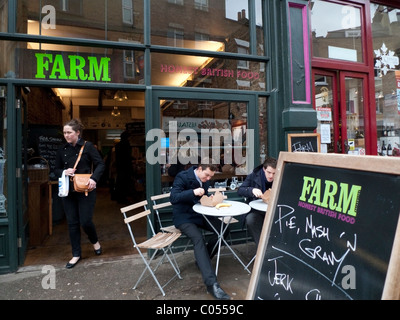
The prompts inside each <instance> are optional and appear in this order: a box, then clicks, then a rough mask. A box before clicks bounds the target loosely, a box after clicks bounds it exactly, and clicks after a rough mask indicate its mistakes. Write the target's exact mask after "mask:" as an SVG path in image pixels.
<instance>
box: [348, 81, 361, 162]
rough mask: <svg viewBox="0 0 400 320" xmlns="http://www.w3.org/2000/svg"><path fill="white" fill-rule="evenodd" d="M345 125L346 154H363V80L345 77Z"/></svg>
mask: <svg viewBox="0 0 400 320" xmlns="http://www.w3.org/2000/svg"><path fill="white" fill-rule="evenodd" d="M345 81H346V126H347V146H346V143H345V148H346V150H348V152H347V153H348V154H359V155H365V140H364V134H365V132H364V130H365V127H364V99H363V96H364V90H363V80H362V79H357V78H348V77H346V79H345Z"/></svg>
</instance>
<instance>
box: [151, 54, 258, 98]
mask: <svg viewBox="0 0 400 320" xmlns="http://www.w3.org/2000/svg"><path fill="white" fill-rule="evenodd" d="M151 60H152V61H151V62H152V63H151V66H152V70H151V79H152V82H153V84H154V85H162V86H174V87H199V86H200V87H205V88H220V89H240V90H255V91H260V90H265V70H264V63H260V62H255V61H248V60H229V59H220V58H210V57H195V56H185V55H177V54H174V55H172V54H162V53H153V54H152V56H151Z"/></svg>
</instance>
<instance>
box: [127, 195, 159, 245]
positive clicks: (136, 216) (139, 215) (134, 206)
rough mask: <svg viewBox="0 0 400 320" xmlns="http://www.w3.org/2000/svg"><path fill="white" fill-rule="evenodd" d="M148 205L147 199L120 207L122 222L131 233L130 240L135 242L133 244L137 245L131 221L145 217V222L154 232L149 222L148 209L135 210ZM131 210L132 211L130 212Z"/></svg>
mask: <svg viewBox="0 0 400 320" xmlns="http://www.w3.org/2000/svg"><path fill="white" fill-rule="evenodd" d="M147 205H148V203H147V200H143V201H140V202H137V203H134V204H131V205H129V206H126V207H123V208H121V209H120V210H121V212H122V214H123V216H124V223H125V224H126V226H127V227H128V230H129V234H130V235H131V238H132V241H133V243H134V244H135V246H136V245H137V243H136V240H135V236H134V234H133V230H132V226H131V224H130V223H131V222H133V221H135V220H138V219H141V218H145V217H146V218H147V223H148V224H149V225H150V228H151V230H152V232H153V235H154V234H155V233H154V228H153V224H152V223H151V220H150V217H149V214H150V213H151V211H150V209H145V210H144V211H139V212H137V210H136V209H139V208H140V209H142V208H146V206H147ZM131 211H134V212H132V213H131Z"/></svg>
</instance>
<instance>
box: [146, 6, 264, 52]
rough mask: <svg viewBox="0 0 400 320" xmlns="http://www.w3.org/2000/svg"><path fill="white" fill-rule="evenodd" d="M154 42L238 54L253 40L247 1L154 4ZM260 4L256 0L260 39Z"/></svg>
mask: <svg viewBox="0 0 400 320" xmlns="http://www.w3.org/2000/svg"><path fill="white" fill-rule="evenodd" d="M151 5H152V6H151V42H152V44H157V45H163V46H176V47H183V48H190V49H199V50H209V51H225V52H238V48H237V47H238V45H237V43H238V42H242V43H243V44H245V45H246V46H247V48H248V47H249V46H248V43H249V41H250V38H249V36H250V29H249V9H248V1H243V0H212V1H210V0H195V1H180V2H179V1H171V0H168V1H166V0H159V1H151ZM258 9H261V1H260V0H257V17H256V21H255V22H254V23H256V25H257V34H258V35H257V37H258V41H259V43H260V44H262V43H263V38H262V25H263V24H262V16H261V10H258Z"/></svg>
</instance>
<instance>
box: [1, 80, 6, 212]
mask: <svg viewBox="0 0 400 320" xmlns="http://www.w3.org/2000/svg"><path fill="white" fill-rule="evenodd" d="M6 110H7V108H6V87H5V86H0V132H1V140H0V217H6V216H7V202H6V200H7V177H6V172H7V157H6V150H7V149H6V141H7V128H6V127H4V124H5V123H6V120H7V114H6Z"/></svg>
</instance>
